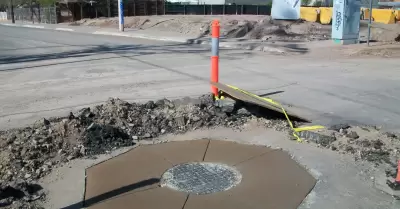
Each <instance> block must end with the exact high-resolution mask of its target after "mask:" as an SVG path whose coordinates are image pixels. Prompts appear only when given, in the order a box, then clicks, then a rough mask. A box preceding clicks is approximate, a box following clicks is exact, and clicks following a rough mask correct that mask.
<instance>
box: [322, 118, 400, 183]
mask: <svg viewBox="0 0 400 209" xmlns="http://www.w3.org/2000/svg"><path fill="white" fill-rule="evenodd" d="M319 133H320V134H323V135H326V136H330V137H332V138H333V139H334V140H331V141H330V142H329V143H320V144H319V145H320V146H321V147H326V148H329V149H332V150H334V151H338V152H340V153H343V154H351V155H353V156H354V158H355V160H363V161H369V162H372V163H374V164H375V165H376V166H378V165H379V166H384V167H385V168H386V170H387V175H388V177H389V176H393V175H394V174H393V173H394V172H395V171H396V170H397V162H398V160H400V135H399V134H396V133H390V132H382V131H381V130H380V128H378V127H359V126H355V127H351V126H350V125H348V124H339V125H335V126H332V127H331V128H330V129H328V130H321V131H320V132H319Z"/></svg>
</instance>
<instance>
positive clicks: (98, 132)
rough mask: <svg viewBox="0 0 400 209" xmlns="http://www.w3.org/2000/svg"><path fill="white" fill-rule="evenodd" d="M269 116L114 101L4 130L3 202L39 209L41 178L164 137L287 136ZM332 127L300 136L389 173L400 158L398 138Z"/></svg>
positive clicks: (192, 102) (245, 108)
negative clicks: (251, 131) (257, 127)
mask: <svg viewBox="0 0 400 209" xmlns="http://www.w3.org/2000/svg"><path fill="white" fill-rule="evenodd" d="M270 113H271V112H268V115H265V114H263V113H262V108H260V106H258V105H254V104H248V103H245V102H243V101H239V100H229V99H227V100H226V101H225V102H221V101H220V102H217V104H216V103H215V101H214V99H213V98H212V96H211V95H206V96H202V97H200V98H197V99H190V98H184V99H181V100H175V101H170V100H167V99H162V100H158V101H155V102H154V101H149V102H147V103H143V104H138V103H128V102H125V101H122V100H120V99H109V100H108V101H107V102H106V103H105V104H102V105H98V106H95V107H93V108H83V109H81V110H80V111H78V112H77V113H70V114H69V115H67V116H66V117H58V118H49V119H42V120H39V121H37V122H36V123H34V124H32V125H31V126H29V127H25V128H20V129H12V130H6V131H0V205H1V206H5V208H40V207H38V206H36V205H35V203H34V201H35V200H41V199H43V198H44V194H43V192H41V191H40V189H39V188H40V186H39V185H37V181H38V180H39V179H40V178H42V177H43V176H45V175H47V174H48V173H50V172H51V171H52V170H53V169H54V168H56V167H58V166H62V165H64V164H65V163H67V162H69V161H71V160H74V159H77V158H82V157H95V156H96V155H98V154H103V153H109V152H111V151H112V150H115V149H118V148H121V147H129V146H132V145H134V144H135V143H137V142H138V141H140V140H152V139H154V138H157V137H159V136H160V135H164V134H179V133H184V132H187V131H192V130H196V129H200V128H213V127H218V126H222V127H230V128H232V129H234V130H238V131H240V130H241V129H243V128H244V127H245V126H246V124H248V123H250V122H251V121H254V120H255V121H257V122H261V124H263V125H264V126H265V127H269V128H274V129H276V130H279V131H286V132H288V133H289V132H290V130H291V129H290V127H289V125H288V123H287V121H286V119H285V118H284V117H280V118H279V117H276V115H273V114H270ZM271 117H272V118H271ZM277 118H278V119H277ZM331 129H332V130H319V131H314V132H313V131H310V132H306V131H305V132H303V133H304V134H303V135H301V137H304V138H305V139H306V140H309V141H313V142H315V143H317V144H320V145H322V147H326V148H330V149H332V150H336V151H339V152H342V153H350V154H353V155H354V156H355V158H356V160H366V161H371V162H374V163H376V164H382V163H383V164H387V165H388V168H394V167H395V166H396V164H395V163H394V162H396V160H397V159H399V157H400V152H399V151H400V140H399V138H400V137H399V136H398V135H396V134H393V133H381V132H380V131H379V130H378V129H376V128H372V127H368V128H361V127H350V126H349V125H347V124H346V125H340V126H337V127H332V128H331ZM311 133H318V134H311ZM316 136H317V137H316ZM311 138H312V139H311ZM393 163H394V164H393ZM33 188H35V189H33ZM32 202H33V203H32Z"/></svg>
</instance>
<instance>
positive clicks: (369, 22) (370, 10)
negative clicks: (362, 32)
mask: <svg viewBox="0 0 400 209" xmlns="http://www.w3.org/2000/svg"><path fill="white" fill-rule="evenodd" d="M371 24H372V0H369V20H368V37H367V45H368V46H369V39H370V38H371Z"/></svg>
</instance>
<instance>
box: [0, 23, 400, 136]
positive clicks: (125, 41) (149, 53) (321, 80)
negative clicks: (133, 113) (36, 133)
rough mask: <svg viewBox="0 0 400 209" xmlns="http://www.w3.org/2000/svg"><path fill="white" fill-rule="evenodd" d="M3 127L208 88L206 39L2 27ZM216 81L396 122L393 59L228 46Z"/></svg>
mask: <svg viewBox="0 0 400 209" xmlns="http://www.w3.org/2000/svg"><path fill="white" fill-rule="evenodd" d="M0 36H1V39H0V103H1V106H0V127H1V129H6V128H9V127H16V126H22V125H24V124H29V123H31V122H33V121H34V120H36V119H39V118H41V117H49V116H57V115H63V114H66V113H68V112H69V111H74V110H77V109H78V108H80V107H83V106H87V105H94V104H98V103H101V102H104V101H105V100H107V98H109V97H119V98H121V99H124V100H128V101H144V100H149V99H158V98H162V97H167V98H178V97H182V96H196V95H201V94H204V93H207V92H209V89H210V87H209V85H208V78H209V71H210V67H209V62H210V61H209V55H210V49H209V48H208V46H203V45H193V46H188V45H184V44H178V43H172V42H171V43H168V42H157V41H154V40H145V39H134V38H125V37H113V36H102V35H90V34H83V33H72V32H65V31H50V30H41V29H35V28H17V27H7V26H0ZM220 57H221V60H220V81H221V82H223V83H227V84H232V85H236V86H238V87H241V88H244V89H247V90H251V91H255V92H256V93H259V94H266V93H270V92H275V91H283V92H282V93H279V94H274V95H273V96H271V97H272V98H275V99H277V100H279V101H281V102H282V103H283V104H285V105H287V106H291V107H292V110H293V111H294V112H296V113H297V114H299V115H301V116H304V117H308V118H310V119H312V120H314V122H315V123H318V124H322V125H326V124H331V123H339V122H350V123H353V124H357V123H361V124H372V125H383V126H384V127H385V128H388V129H398V128H400V117H399V116H400V110H399V108H398V105H399V103H400V99H399V98H400V91H399V89H400V86H399V80H400V72H399V71H398V70H399V65H398V60H395V59H381V58H380V59H378V58H376V59H350V58H349V59H344V60H334V59H329V57H327V58H326V59H319V60H318V59H313V58H312V57H307V56H290V57H289V56H276V55H268V54H266V53H255V52H250V51H242V50H234V49H225V50H222V52H221V55H220Z"/></svg>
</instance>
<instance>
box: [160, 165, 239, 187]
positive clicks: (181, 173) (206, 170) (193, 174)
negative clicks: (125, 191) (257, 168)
mask: <svg viewBox="0 0 400 209" xmlns="http://www.w3.org/2000/svg"><path fill="white" fill-rule="evenodd" d="M241 180H242V175H241V174H240V173H239V172H238V171H237V170H236V169H235V168H233V167H230V166H227V165H224V164H218V163H208V162H201V163H200V162H193V163H184V164H179V165H177V166H174V167H172V168H170V169H168V170H167V171H166V172H165V173H164V174H163V175H162V178H161V186H162V187H165V186H166V187H169V188H171V189H173V190H177V191H181V192H185V193H191V194H198V195H202V194H211V193H215V192H221V191H226V190H229V189H231V188H233V187H234V186H236V185H238V184H239V183H240V182H241Z"/></svg>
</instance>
